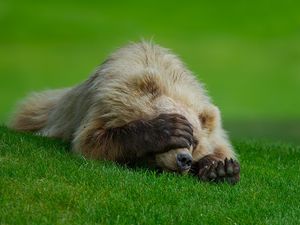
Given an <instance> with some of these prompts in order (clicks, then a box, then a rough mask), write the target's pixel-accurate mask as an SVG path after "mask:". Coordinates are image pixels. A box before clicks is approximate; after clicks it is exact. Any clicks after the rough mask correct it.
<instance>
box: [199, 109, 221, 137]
mask: <svg viewBox="0 0 300 225" xmlns="http://www.w3.org/2000/svg"><path fill="white" fill-rule="evenodd" d="M199 119H200V122H201V125H202V127H203V129H206V130H208V132H209V133H210V132H212V131H213V130H214V129H215V128H216V127H217V126H218V125H219V123H220V110H219V109H218V108H217V107H216V106H214V105H208V106H206V107H205V108H204V110H203V111H202V112H201V113H200V114H199Z"/></svg>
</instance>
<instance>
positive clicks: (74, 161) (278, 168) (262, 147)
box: [0, 127, 300, 225]
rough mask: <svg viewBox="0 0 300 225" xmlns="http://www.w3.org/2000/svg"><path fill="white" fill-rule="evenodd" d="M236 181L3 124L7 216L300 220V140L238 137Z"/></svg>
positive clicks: (1, 164)
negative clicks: (77, 149)
mask: <svg viewBox="0 0 300 225" xmlns="http://www.w3.org/2000/svg"><path fill="white" fill-rule="evenodd" d="M234 145H235V147H236V149H237V150H238V152H239V154H240V156H241V157H240V161H241V165H242V175H241V182H240V183H239V184H237V185H236V186H229V185H227V184H221V185H214V184H207V183H201V182H199V181H197V179H195V178H193V177H189V176H183V177H182V176H178V175H174V174H168V173H164V174H162V175H157V174H155V173H154V172H152V171H147V170H144V169H129V168H126V167H123V166H120V165H116V164H115V163H112V162H104V161H98V162H96V161H90V160H85V159H84V158H82V157H80V156H74V155H72V154H69V152H68V145H67V144H64V143H61V142H60V141H57V140H51V139H47V138H43V137H37V136H33V135H30V134H21V133H16V132H13V131H10V130H8V129H7V128H5V127H1V128H0V171H1V173H0V205H1V207H0V224H272V225H273V224H298V222H299V220H300V207H299V198H298V197H299V196H300V189H299V188H298V187H299V182H300V175H299V171H300V148H299V147H295V146H292V145H286V144H270V143H264V142H257V141H250V140H246V141H237V142H234Z"/></svg>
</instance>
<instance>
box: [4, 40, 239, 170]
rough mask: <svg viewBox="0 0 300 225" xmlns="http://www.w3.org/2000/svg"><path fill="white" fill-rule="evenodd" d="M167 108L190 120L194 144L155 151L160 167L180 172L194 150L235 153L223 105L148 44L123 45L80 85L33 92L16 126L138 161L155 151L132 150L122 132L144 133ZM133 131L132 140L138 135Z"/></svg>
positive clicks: (199, 154) (94, 153)
mask: <svg viewBox="0 0 300 225" xmlns="http://www.w3.org/2000/svg"><path fill="white" fill-rule="evenodd" d="M162 114H175V115H182V116H183V117H184V118H186V120H187V121H188V122H189V123H190V124H191V126H192V128H193V139H194V144H193V145H192V146H190V147H185V148H175V149H171V150H170V149H168V151H166V149H165V150H160V151H158V152H156V151H155V150H154V149H153V152H154V153H155V154H154V158H155V164H156V165H158V166H160V167H162V168H164V169H166V170H172V171H176V170H177V165H176V160H175V156H176V154H177V153H178V152H189V153H190V154H192V157H193V161H194V162H197V161H199V160H200V159H202V158H203V157H204V156H207V155H213V157H214V158H216V159H217V160H225V158H228V159H229V158H233V159H236V156H235V153H234V151H233V148H232V146H231V145H230V143H229V141H228V139H227V136H226V134H225V132H224V131H223V129H222V126H221V118H220V111H219V110H218V108H217V107H216V106H214V105H213V104H212V103H211V101H210V99H209V97H208V96H207V94H206V92H205V90H204V88H203V86H202V85H201V84H200V83H199V82H198V81H197V80H196V78H195V76H194V75H193V74H192V73H191V72H190V71H189V70H188V69H186V68H185V66H184V65H183V63H182V62H181V61H180V60H179V59H178V57H176V56H175V55H174V54H172V53H171V52H170V51H168V50H167V49H164V48H162V47H160V46H158V45H154V44H152V43H147V42H141V43H136V44H130V45H128V46H126V47H123V48H121V49H119V50H117V51H116V52H115V53H113V54H112V55H111V56H110V57H109V58H108V59H107V60H106V61H105V62H104V63H103V64H102V65H100V66H99V67H98V68H97V69H96V71H95V72H94V73H93V74H92V75H91V76H90V77H89V78H88V79H87V80H86V81H85V82H83V83H82V84H80V85H78V86H75V87H73V88H67V89H62V90H53V91H45V92H41V93H35V94H33V95H32V96H31V97H29V98H28V99H26V100H25V101H24V103H22V104H21V106H20V107H19V110H18V111H17V112H16V114H15V116H14V118H13V120H12V121H11V124H10V127H11V128H13V129H15V130H19V131H31V132H36V133H38V134H41V135H44V136H48V137H56V138H61V139H63V140H67V141H70V142H72V149H73V151H74V152H78V153H81V154H83V155H85V156H86V157H89V158H94V159H108V160H113V161H120V162H131V161H135V160H139V159H140V158H143V157H146V156H147V154H148V155H149V152H146V151H144V152H143V150H142V149H141V150H140V152H139V150H138V149H137V150H136V151H135V152H134V151H131V150H130V146H129V147H127V148H125V147H124V145H126V143H125V140H123V139H122V140H121V138H120V137H121V136H120V135H121V134H123V136H122V137H123V138H124V139H126V134H127V133H130V132H132V130H134V131H135V135H136V136H138V135H139V133H138V132H137V129H138V128H136V126H139V127H140V131H142V130H143V129H148V128H149V129H150V127H151V122H149V124H150V125H149V126H148V128H147V126H146V125H145V124H147V121H152V120H153V121H154V119H155V118H157V117H158V116H159V115H162ZM134 121H145V122H144V123H143V124H144V125H137V124H135V123H133V122H134ZM182 123H183V122H182ZM128 124H129V125H128ZM130 124H131V125H130ZM132 124H134V125H132ZM152 124H154V122H153V123H152ZM153 126H154V125H153ZM140 131H139V132H140ZM124 134H125V135H124ZM129 136H130V135H128V140H134V139H130V138H134V137H129ZM127 145H128V143H127ZM129 145H130V143H129ZM137 146H139V147H141V146H140V145H138V144H137ZM132 148H133V147H132ZM165 151H166V152H165Z"/></svg>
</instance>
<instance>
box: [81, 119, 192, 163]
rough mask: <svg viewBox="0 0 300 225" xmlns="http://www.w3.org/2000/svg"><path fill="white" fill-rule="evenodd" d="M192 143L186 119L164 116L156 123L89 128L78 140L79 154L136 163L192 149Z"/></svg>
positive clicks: (190, 130) (152, 121)
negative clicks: (151, 156) (158, 155)
mask: <svg viewBox="0 0 300 225" xmlns="http://www.w3.org/2000/svg"><path fill="white" fill-rule="evenodd" d="M192 143H193V129H192V126H191V124H190V123H189V122H188V121H187V119H186V118H185V117H183V116H181V115H178V114H161V115H159V116H158V117H156V118H154V119H152V120H148V121H145V120H136V121H133V122H130V123H128V124H126V125H124V126H122V127H115V128H109V129H102V128H101V127H97V126H95V125H90V126H88V127H85V128H84V131H83V132H81V133H80V134H79V136H78V137H77V138H76V139H75V151H77V152H78V151H79V152H82V153H83V154H84V155H86V156H88V157H90V158H96V159H108V160H113V161H119V162H132V161H134V160H136V159H138V158H141V157H144V156H146V155H149V154H157V153H162V152H167V151H168V150H170V149H176V148H189V147H190V146H191V145H192Z"/></svg>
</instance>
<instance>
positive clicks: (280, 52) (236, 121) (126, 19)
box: [0, 0, 300, 142]
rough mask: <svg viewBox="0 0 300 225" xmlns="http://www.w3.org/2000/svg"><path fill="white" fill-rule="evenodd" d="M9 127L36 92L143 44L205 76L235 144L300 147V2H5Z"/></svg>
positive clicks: (0, 18) (3, 90)
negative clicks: (250, 141) (246, 140)
mask: <svg viewBox="0 0 300 225" xmlns="http://www.w3.org/2000/svg"><path fill="white" fill-rule="evenodd" d="M0 25H1V31H0V32H1V33H0V34H1V35H0V102H1V103H0V104H1V105H0V107H1V108H0V122H1V123H4V122H6V121H7V119H8V116H9V114H10V112H11V111H12V110H13V107H14V105H15V103H16V102H17V101H18V100H19V99H21V98H22V97H24V96H25V95H26V94H27V93H29V92H32V91H38V90H44V89H47V88H59V87H64V86H72V85H74V84H77V83H79V82H81V81H82V80H84V79H86V78H87V76H88V75H89V74H90V73H91V72H92V71H93V70H94V68H95V67H96V66H97V65H99V64H100V63H101V62H102V61H103V60H104V59H105V57H106V56H107V55H108V54H109V53H110V52H112V51H114V50H115V49H116V48H117V47H120V46H123V45H124V44H127V43H128V42H130V41H138V40H140V39H141V38H145V39H153V40H154V41H155V42H156V43H158V44H160V45H162V46H164V47H167V48H170V49H172V50H173V51H174V52H175V53H176V54H178V55H179V56H180V57H181V58H182V59H183V61H184V62H185V63H186V64H187V66H188V67H189V68H190V69H191V70H192V71H194V72H195V74H197V75H198V77H199V79H200V80H202V81H203V82H204V83H205V84H206V87H207V89H208V90H209V93H210V95H211V96H212V98H213V101H214V102H215V103H216V104H217V105H218V106H220V108H221V111H222V114H223V118H224V121H225V127H226V129H228V130H229V132H230V134H231V135H232V136H233V137H234V138H241V137H255V138H256V137H260V138H271V139H274V140H288V141H298V142H299V139H298V138H299V136H300V106H299V103H300V101H299V93H300V3H298V1H278V0H275V1H258V0H254V1H184V2H183V1H182V2H179V1H178V2H175V1H158V0H152V1H147V2H146V1H144V2H142V1H81V2H77V1H67V0H60V1H49V2H48V1H40V2H36V1H21V0H16V1H3V0H2V1H0Z"/></svg>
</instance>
